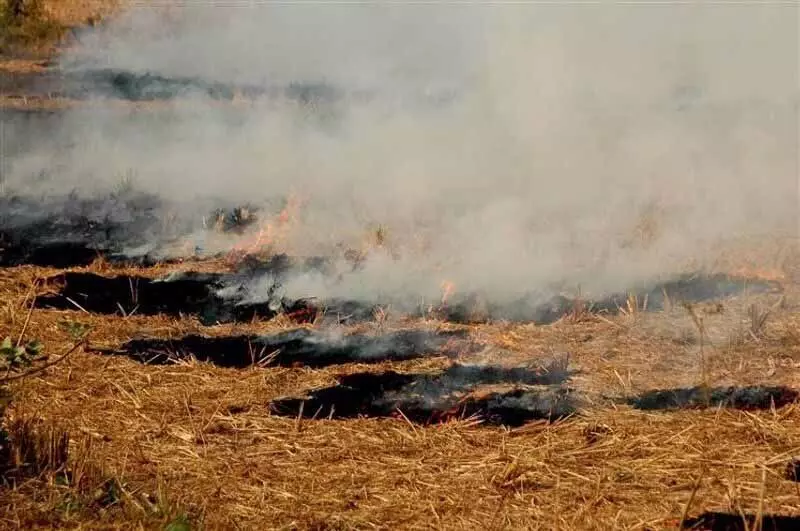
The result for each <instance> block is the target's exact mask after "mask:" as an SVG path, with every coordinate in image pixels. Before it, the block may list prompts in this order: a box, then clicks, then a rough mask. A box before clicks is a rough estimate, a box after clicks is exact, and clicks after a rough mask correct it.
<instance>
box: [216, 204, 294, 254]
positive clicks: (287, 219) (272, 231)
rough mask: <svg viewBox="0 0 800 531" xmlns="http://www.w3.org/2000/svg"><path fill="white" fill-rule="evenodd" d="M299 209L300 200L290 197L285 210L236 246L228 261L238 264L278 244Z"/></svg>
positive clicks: (266, 221)
mask: <svg viewBox="0 0 800 531" xmlns="http://www.w3.org/2000/svg"><path fill="white" fill-rule="evenodd" d="M299 207H300V200H299V199H298V198H297V196H295V195H294V194H292V195H290V196H289V198H288V199H287V202H286V206H285V207H284V208H283V210H281V211H280V212H279V213H278V215H277V216H275V218H274V219H272V220H265V221H264V222H262V223H261V224H260V225H259V227H258V231H257V232H256V233H255V234H254V235H253V236H250V237H247V238H245V239H244V240H243V241H240V242H239V243H238V244H237V245H235V246H234V247H233V248H232V249H231V250H230V252H229V253H228V259H229V260H230V261H234V262H236V261H239V260H241V259H242V258H244V257H245V256H250V255H254V254H258V253H260V252H262V251H264V250H265V248H267V247H269V246H273V245H276V244H278V243H279V242H280V241H281V240H282V239H283V237H284V236H285V234H286V232H287V231H288V229H289V227H290V226H291V224H292V222H293V221H294V220H295V218H296V212H297V210H298V209H299Z"/></svg>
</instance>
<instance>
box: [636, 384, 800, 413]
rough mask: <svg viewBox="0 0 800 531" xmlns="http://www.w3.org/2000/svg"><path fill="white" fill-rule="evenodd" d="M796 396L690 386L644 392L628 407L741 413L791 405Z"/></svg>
mask: <svg viewBox="0 0 800 531" xmlns="http://www.w3.org/2000/svg"><path fill="white" fill-rule="evenodd" d="M798 398H800V393H798V391H796V390H794V389H790V388H788V387H779V386H775V387H764V386H749V387H691V388H683V389H666V390H653V391H647V392H645V393H643V394H641V395H639V396H636V397H632V398H629V399H628V400H627V402H628V404H630V405H631V406H633V407H635V408H636V409H643V410H673V409H704V408H717V407H726V408H733V409H742V410H759V409H762V410H763V409H770V408H772V407H776V408H777V407H782V406H785V405H788V404H791V403H793V402H795V401H796V400H797V399H798Z"/></svg>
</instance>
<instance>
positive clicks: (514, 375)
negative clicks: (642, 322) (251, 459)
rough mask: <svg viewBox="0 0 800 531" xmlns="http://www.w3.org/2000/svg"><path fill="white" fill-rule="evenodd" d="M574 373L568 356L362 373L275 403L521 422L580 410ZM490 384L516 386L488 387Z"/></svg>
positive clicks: (284, 408)
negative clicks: (528, 363) (537, 363)
mask: <svg viewBox="0 0 800 531" xmlns="http://www.w3.org/2000/svg"><path fill="white" fill-rule="evenodd" d="M569 375H570V373H569V371H568V370H567V362H566V360H556V361H554V362H553V363H551V364H549V365H546V366H544V367H540V368H527V367H514V368H505V367H497V366H486V365H459V364H455V365H452V366H451V367H449V368H448V369H446V370H445V371H443V372H441V373H439V374H403V373H397V372H394V371H387V372H382V373H358V374H350V375H346V376H342V377H340V378H339V383H338V385H334V386H331V387H326V388H323V389H318V390H315V391H312V392H310V393H309V395H308V396H306V397H302V398H280V399H276V400H274V401H273V402H272V404H271V406H270V409H271V411H272V412H273V413H275V414H277V415H281V416H289V417H297V416H304V417H306V418H336V419H342V418H354V417H359V416H366V417H398V416H403V417H405V418H406V419H408V420H410V421H412V422H416V423H421V424H426V423H430V422H437V421H444V420H447V419H449V418H466V417H472V416H478V417H480V418H481V419H482V420H483V422H484V423H486V424H495V425H508V426H520V425H522V424H524V423H526V422H528V421H531V420H537V419H549V420H555V419H559V418H563V417H566V416H568V415H571V414H573V413H574V412H575V410H576V403H575V401H574V399H573V397H572V396H571V392H570V390H569V389H567V388H566V387H564V386H563V385H562V384H564V383H565V382H566V381H567V380H568V379H569ZM487 386H514V387H515V388H514V389H512V390H494V389H482V388H485V387H487ZM520 386H522V387H520Z"/></svg>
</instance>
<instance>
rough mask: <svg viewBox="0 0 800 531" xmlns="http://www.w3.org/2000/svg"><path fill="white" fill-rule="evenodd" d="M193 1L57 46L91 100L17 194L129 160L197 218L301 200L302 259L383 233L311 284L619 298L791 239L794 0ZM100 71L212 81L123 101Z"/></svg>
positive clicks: (128, 168)
mask: <svg viewBox="0 0 800 531" xmlns="http://www.w3.org/2000/svg"><path fill="white" fill-rule="evenodd" d="M197 4H202V5H181V6H179V7H174V8H172V9H169V10H167V12H166V13H165V10H162V9H158V8H154V7H152V6H151V7H147V8H135V9H132V10H129V11H128V12H125V13H123V14H122V15H120V16H118V17H117V18H115V19H114V20H111V21H110V22H108V23H107V24H106V25H104V26H102V27H98V28H92V29H89V30H87V31H85V32H84V33H83V34H82V35H81V38H80V43H79V46H77V47H75V48H74V49H71V50H70V51H68V52H66V53H65V54H64V55H63V56H62V57H61V58H60V64H61V67H62V69H63V70H64V72H65V73H66V74H68V75H70V76H73V77H74V76H78V77H80V76H83V79H85V80H87V81H86V83H87V85H86V86H87V90H88V91H89V92H90V93H91V94H92V95H93V97H94V100H95V101H94V102H93V104H91V105H87V106H84V107H82V108H80V109H78V110H74V111H70V112H68V113H66V114H64V115H63V116H62V117H61V118H60V119H59V121H58V124H57V127H52V128H48V130H47V131H35V133H34V134H36V135H37V139H38V141H37V144H36V147H30V146H29V148H27V149H25V150H23V151H21V152H20V153H17V154H16V155H15V156H14V157H13V158H12V159H11V160H10V161H8V162H7V163H6V166H7V168H6V169H7V171H8V175H7V181H6V188H7V189H8V190H12V191H14V192H15V193H27V194H51V195H52V194H59V193H67V192H70V191H73V190H76V191H77V193H78V194H79V195H82V196H92V195H99V194H103V193H107V192H108V190H113V189H114V188H115V187H116V186H119V182H120V179H121V176H125V179H126V182H127V183H128V184H129V185H130V186H132V187H134V188H136V189H137V190H141V191H143V192H145V193H148V194H154V195H156V196H158V197H160V198H162V199H163V200H164V201H165V202H168V203H169V204H170V207H169V215H171V216H177V217H179V218H184V219H189V218H191V219H194V218H196V217H197V214H198V212H199V211H201V210H202V209H203V208H206V205H208V204H211V203H214V202H224V203H226V204H232V205H233V204H244V203H247V204H256V205H272V204H273V203H272V202H274V201H275V200H276V199H280V198H286V197H294V198H296V199H297V200H298V201H299V203H300V207H299V208H298V209H297V212H296V213H295V214H294V215H295V218H296V219H294V220H293V221H292V223H291V224H290V226H289V227H288V228H287V229H286V234H284V235H283V236H284V237H283V239H282V240H281V246H282V247H283V249H281V250H283V251H286V252H289V253H292V254H300V255H319V254H334V253H336V252H339V250H340V249H342V248H347V247H351V248H359V247H360V246H363V245H364V242H365V240H366V239H368V238H369V237H370V234H371V235H372V236H373V237H374V235H375V234H376V232H380V234H381V236H380V240H381V241H382V245H380V246H374V245H373V246H372V247H371V250H370V252H369V253H368V255H367V257H366V260H365V261H364V262H363V264H362V267H361V268H359V269H358V270H357V271H356V272H352V271H351V270H350V269H348V268H346V267H344V266H343V267H342V271H341V274H340V275H339V276H338V277H336V278H335V281H334V280H332V277H327V276H321V275H314V274H307V275H302V276H298V277H296V278H294V279H293V280H292V281H291V282H288V283H287V284H286V286H285V289H286V290H287V292H288V294H289V295H290V296H293V297H304V296H320V297H326V296H327V297H346V298H350V299H359V298H360V299H370V300H371V299H375V298H381V297H386V298H392V297H401V298H404V299H415V298H417V299H419V298H426V299H435V298H437V297H441V289H442V288H441V283H442V281H445V280H446V281H449V282H452V283H453V285H454V286H455V287H456V290H458V291H459V292H473V291H479V292H485V293H488V294H490V295H491V297H493V298H494V299H496V300H499V301H504V300H512V299H514V298H515V297H517V296H518V295H519V293H520V292H521V291H531V292H539V291H541V292H548V291H552V290H555V289H561V288H563V287H564V286H571V287H574V286H578V285H580V286H581V287H582V289H584V290H586V291H590V292H594V293H598V292H612V291H619V290H624V289H625V288H626V287H627V286H629V285H630V284H632V283H638V282H647V281H651V280H654V279H657V278H658V277H661V276H663V275H667V274H672V273H675V272H676V271H677V270H679V269H681V268H683V267H685V266H686V264H687V263H692V264H694V265H695V266H696V265H698V264H699V265H700V266H702V265H703V264H706V263H709V262H710V261H712V260H713V259H714V258H715V253H717V252H718V251H719V249H720V248H723V247H724V246H725V245H727V244H729V243H730V242H732V241H735V240H736V239H738V238H742V237H747V236H756V237H759V236H760V235H765V234H771V235H788V236H789V237H793V236H795V235H796V232H797V205H798V189H797V175H798V174H797V170H798V168H797V164H798V163H797V160H798V156H797V153H798V135H797V118H798V114H797V113H798V98H797V96H798V11H797V10H798V7H797V6H796V5H795V6H792V5H791V4H782V5H781V4H780V3H769V4H747V5H718V4H715V5H705V6H701V5H684V4H675V5H665V4H662V3H653V4H646V3H645V4H637V5H627V4H617V3H611V2H608V3H599V4H596V5H580V4H575V5H540V4H526V5H510V4H503V3H489V2H486V3H469V4H466V3H465V4H457V3H447V4H444V3H443V4H424V5H422V4H414V5H412V4H405V5H404V4H397V3H368V4H341V3H335V4H325V3H313V4H307V3H298V4H294V5H285V4H283V3H275V4H263V3H251V4H249V5H246V4H241V5H238V4H237V5H235V6H234V5H233V4H231V3H225V4H224V5H223V4H220V5H219V6H216V7H215V6H213V5H209V4H208V3H206V2H202V3H199V2H198V3H197ZM98 72H116V73H120V72H121V73H125V74H127V75H130V76H144V75H147V76H151V79H153V80H156V81H154V83H162V84H163V83H164V82H166V81H165V80H195V81H196V83H194V84H192V83H187V84H186V86H185V87H184V88H182V89H180V90H179V93H178V97H177V98H175V99H172V100H170V101H169V102H168V103H167V104H166V105H163V106H158V107H157V108H154V109H147V108H144V109H141V110H137V111H131V112H129V111H121V110H119V109H118V108H114V107H112V106H108V105H103V104H102V103H103V99H104V98H105V97H107V96H109V94H110V93H109V89H108V87H107V86H105V85H101V84H95V85H92V84H91V83H90V81H89V80H91V79H96V76H97V73H98ZM92 76H95V77H92ZM202 84H206V85H208V84H212V85H214V86H223V87H230V90H231V91H232V93H234V94H239V93H242V94H249V95H250V96H249V99H248V102H246V103H244V104H242V105H234V104H230V105H228V104H224V103H223V104H221V103H220V102H219V101H218V100H217V99H215V98H214V97H211V96H209V93H208V91H205V90H201V89H198V88H197V87H200V86H205V85H202ZM104 87H105V88H104ZM293 91H294V92H293ZM293 95H294V96H293ZM165 216H166V213H165ZM154 238H156V237H155V236H154ZM152 243H153V245H156V244H157V243H158V242H155V241H154V242H152ZM214 245H215V246H217V247H219V248H224V247H225V245H226V243H225V242H221V243H220V242H217V243H215V244H214Z"/></svg>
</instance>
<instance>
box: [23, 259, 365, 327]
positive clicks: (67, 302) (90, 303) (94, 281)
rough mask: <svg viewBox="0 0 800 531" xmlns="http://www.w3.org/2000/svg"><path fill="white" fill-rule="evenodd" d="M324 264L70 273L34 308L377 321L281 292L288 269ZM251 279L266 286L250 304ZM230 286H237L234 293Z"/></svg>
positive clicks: (350, 306)
mask: <svg viewBox="0 0 800 531" xmlns="http://www.w3.org/2000/svg"><path fill="white" fill-rule="evenodd" d="M326 263H327V262H326V261H325V260H323V259H320V258H309V259H304V260H293V259H290V258H289V257H287V256H286V255H276V256H274V257H272V258H271V259H269V260H267V261H256V260H244V261H243V263H242V266H241V268H240V270H239V271H237V272H235V273H197V272H188V273H180V274H177V275H171V276H168V277H165V278H161V279H151V278H147V277H142V276H130V275H120V276H115V277H105V276H102V275H97V274H95V273H87V272H66V273H62V274H59V275H55V276H53V277H50V278H48V279H47V282H48V284H51V285H54V286H57V287H58V292H57V293H53V294H48V295H44V296H41V297H39V298H37V299H36V301H35V304H36V306H37V307H39V308H49V309H57V310H76V309H79V310H85V311H87V312H91V313H100V314H111V315H113V314H124V315H129V314H140V315H156V314H164V315H173V316H190V315H193V316H197V317H198V319H199V320H200V321H201V322H202V323H203V324H206V325H211V324H216V323H227V322H246V321H251V320H253V319H255V318H262V319H270V318H272V317H274V316H276V315H277V314H279V313H282V314H285V315H287V316H288V317H289V318H290V319H292V320H293V321H295V322H298V323H306V322H314V321H315V320H316V319H317V318H318V317H319V316H320V315H325V316H326V317H327V318H329V320H335V321H336V322H340V323H347V322H353V321H357V320H371V319H373V318H374V314H373V308H372V307H371V306H369V305H365V304H362V303H358V302H350V301H338V300H334V301H328V302H327V303H325V304H320V303H317V302H315V301H311V300H306V299H301V300H289V299H286V298H283V297H280V296H279V295H278V294H277V290H278V287H279V286H280V282H281V280H282V278H283V277H284V276H285V275H287V274H289V272H290V271H291V272H300V271H307V270H310V269H321V268H324V267H326ZM253 278H259V279H262V281H264V286H260V287H257V289H259V290H260V291H261V292H263V293H262V294H263V297H261V298H260V299H259V301H262V302H250V300H251V297H250V286H251V284H250V282H249V281H250V280H252V279H253ZM231 285H233V286H236V287H235V288H234V289H231V288H230V286H231ZM223 289H224V291H223Z"/></svg>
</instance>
